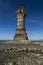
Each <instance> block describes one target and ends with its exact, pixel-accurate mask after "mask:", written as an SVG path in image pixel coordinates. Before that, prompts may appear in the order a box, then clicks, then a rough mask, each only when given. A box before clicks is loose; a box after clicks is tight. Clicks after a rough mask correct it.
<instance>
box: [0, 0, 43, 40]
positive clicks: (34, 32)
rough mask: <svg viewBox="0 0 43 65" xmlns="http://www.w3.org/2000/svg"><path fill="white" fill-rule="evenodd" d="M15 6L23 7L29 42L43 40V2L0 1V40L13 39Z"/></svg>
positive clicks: (15, 21) (24, 0)
mask: <svg viewBox="0 0 43 65" xmlns="http://www.w3.org/2000/svg"><path fill="white" fill-rule="evenodd" d="M17 4H24V5H25V10H26V14H27V17H26V20H25V28H26V32H27V35H28V38H29V40H43V0H0V40H12V39H13V38H14V35H15V32H16V26H17V25H16V24H17V18H16V10H17V9H18V7H17Z"/></svg>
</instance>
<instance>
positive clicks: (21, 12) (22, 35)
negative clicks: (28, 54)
mask: <svg viewBox="0 0 43 65" xmlns="http://www.w3.org/2000/svg"><path fill="white" fill-rule="evenodd" d="M16 16H17V28H16V33H15V35H14V39H13V40H28V37H27V33H26V28H25V18H26V11H25V8H24V5H23V4H19V5H18V9H17V11H16Z"/></svg>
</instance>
